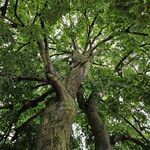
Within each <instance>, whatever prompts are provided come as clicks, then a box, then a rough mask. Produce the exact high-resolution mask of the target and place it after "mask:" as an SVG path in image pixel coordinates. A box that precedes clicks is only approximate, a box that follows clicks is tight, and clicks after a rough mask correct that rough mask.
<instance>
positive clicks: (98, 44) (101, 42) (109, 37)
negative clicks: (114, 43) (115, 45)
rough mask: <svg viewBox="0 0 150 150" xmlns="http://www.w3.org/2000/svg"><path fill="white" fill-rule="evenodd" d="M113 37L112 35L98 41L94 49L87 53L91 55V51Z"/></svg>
mask: <svg viewBox="0 0 150 150" xmlns="http://www.w3.org/2000/svg"><path fill="white" fill-rule="evenodd" d="M113 37H114V35H109V36H108V37H107V38H105V39H103V40H102V41H100V42H99V43H97V44H96V45H95V46H94V47H92V48H91V49H90V50H89V51H90V53H93V51H94V50H95V49H96V48H97V47H98V46H100V45H101V44H103V43H105V42H107V41H109V40H111V39H112V38H113Z"/></svg>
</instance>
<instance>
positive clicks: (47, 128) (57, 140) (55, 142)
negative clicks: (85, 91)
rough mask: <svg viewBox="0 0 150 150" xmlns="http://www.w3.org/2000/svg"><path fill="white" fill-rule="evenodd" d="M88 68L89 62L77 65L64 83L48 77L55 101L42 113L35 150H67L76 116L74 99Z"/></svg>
mask: <svg viewBox="0 0 150 150" xmlns="http://www.w3.org/2000/svg"><path fill="white" fill-rule="evenodd" d="M88 68H89V62H85V63H83V64H79V65H77V66H76V67H74V68H73V69H72V71H71V72H70V74H69V75H68V76H67V77H66V78H65V80H64V83H62V82H59V81H58V79H57V78H54V77H53V78H52V77H51V76H50V77H49V78H50V80H52V82H51V83H52V85H53V89H54V91H55V93H56V97H57V100H54V101H51V102H49V104H48V106H47V107H46V109H45V111H44V112H43V115H42V121H41V124H40V126H39V130H38V134H37V140H36V150H69V147H70V145H69V143H70V129H71V125H72V123H73V120H74V118H75V115H76V109H75V101H74V99H75V97H76V94H77V91H78V88H79V86H80V84H81V82H82V80H83V79H84V77H85V75H86V73H87V70H88ZM47 78H48V77H47ZM49 78H48V79H49Z"/></svg>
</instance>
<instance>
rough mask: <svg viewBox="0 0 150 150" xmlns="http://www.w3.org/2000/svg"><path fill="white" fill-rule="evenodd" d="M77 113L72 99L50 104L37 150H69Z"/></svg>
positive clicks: (38, 136) (38, 137) (41, 125)
mask: <svg viewBox="0 0 150 150" xmlns="http://www.w3.org/2000/svg"><path fill="white" fill-rule="evenodd" d="M75 112H76V111H75V104H74V101H73V100H72V99H71V98H70V99H67V100H66V101H65V102H64V101H57V102H50V103H49V104H48V106H47V107H46V109H45V111H44V112H43V115H42V122H41V124H40V127H39V131H38V134H37V141H36V150H69V147H70V145H69V140H70V129H71V125H72V123H73V120H74V117H75V114H76V113H75Z"/></svg>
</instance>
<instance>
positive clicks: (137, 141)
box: [110, 134, 145, 148]
mask: <svg viewBox="0 0 150 150" xmlns="http://www.w3.org/2000/svg"><path fill="white" fill-rule="evenodd" d="M110 139H111V144H112V145H115V144H116V143H117V142H122V141H130V142H133V143H135V144H137V145H140V146H141V147H143V148H144V147H145V144H144V143H143V142H141V140H142V139H136V138H134V137H131V136H130V135H127V134H125V135H119V136H115V135H114V136H111V137H110Z"/></svg>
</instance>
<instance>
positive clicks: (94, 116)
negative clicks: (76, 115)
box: [78, 90, 113, 150]
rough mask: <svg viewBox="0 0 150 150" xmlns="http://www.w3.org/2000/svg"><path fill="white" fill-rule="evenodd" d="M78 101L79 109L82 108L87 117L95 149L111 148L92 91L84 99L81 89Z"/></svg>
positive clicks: (105, 149) (108, 149) (109, 149)
mask: <svg viewBox="0 0 150 150" xmlns="http://www.w3.org/2000/svg"><path fill="white" fill-rule="evenodd" d="M78 103H79V107H80V109H82V110H83V111H84V113H85V115H86V117H87V119H88V123H89V125H90V126H91V131H92V134H93V136H94V141H95V150H112V149H113V148H112V147H111V144H110V137H109V134H108V131H107V129H106V127H105V125H104V123H103V121H102V120H101V118H100V116H99V114H98V112H97V109H96V106H95V103H94V98H93V93H92V94H91V95H90V96H89V99H88V100H84V97H83V91H82V90H80V91H79V93H78Z"/></svg>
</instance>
